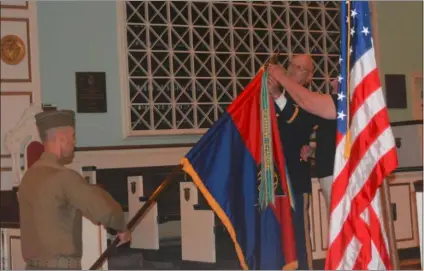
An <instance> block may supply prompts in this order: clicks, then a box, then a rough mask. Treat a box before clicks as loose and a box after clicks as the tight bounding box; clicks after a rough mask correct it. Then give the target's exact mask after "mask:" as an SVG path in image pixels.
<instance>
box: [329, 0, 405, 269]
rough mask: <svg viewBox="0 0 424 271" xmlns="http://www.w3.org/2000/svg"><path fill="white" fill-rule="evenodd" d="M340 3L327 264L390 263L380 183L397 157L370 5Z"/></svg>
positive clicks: (340, 266) (357, 266)
mask: <svg viewBox="0 0 424 271" xmlns="http://www.w3.org/2000/svg"><path fill="white" fill-rule="evenodd" d="M340 5H341V13H340V15H341V56H340V60H339V62H340V71H341V73H340V75H339V77H338V81H339V92H338V104H337V137H336V138H337V143H336V144H337V148H336V155H335V164H334V172H333V174H334V182H333V186H332V195H331V207H330V231H329V249H328V252H327V259H326V269H344V270H353V269H356V270H358V269H360V270H367V269H374V270H381V269H392V265H391V260H390V254H389V246H388V240H387V236H386V232H385V228H384V220H383V209H382V206H381V199H380V192H379V187H380V186H381V185H382V183H383V181H384V178H385V177H386V176H387V175H388V174H390V172H391V171H393V170H394V169H396V168H397V165H398V163H397V154H396V147H395V140H394V137H393V133H392V130H391V127H390V123H389V117H388V113H387V108H386V103H385V100H384V95H383V90H382V87H381V84H380V78H379V74H378V69H377V65H376V60H375V52H374V47H373V40H372V32H371V24H370V10H369V6H368V2H366V1H343V2H340ZM348 65H349V68H348ZM348 83H349V86H350V88H349V90H348ZM348 96H349V97H350V101H349V100H348V99H347V97H348ZM348 106H349V107H348ZM348 109H349V110H348ZM349 139H350V140H349ZM346 145H348V146H347V147H348V150H350V152H348V153H349V155H348V156H345V154H346V153H345V148H346ZM349 147H350V148H349Z"/></svg>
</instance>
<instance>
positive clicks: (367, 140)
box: [330, 108, 390, 212]
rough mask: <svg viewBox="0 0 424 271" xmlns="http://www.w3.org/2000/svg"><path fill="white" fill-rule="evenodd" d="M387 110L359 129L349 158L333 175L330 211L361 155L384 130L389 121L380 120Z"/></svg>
mask: <svg viewBox="0 0 424 271" xmlns="http://www.w3.org/2000/svg"><path fill="white" fill-rule="evenodd" d="M387 117H388V115H387V110H386V109H385V108H383V109H382V110H380V111H379V112H378V113H377V114H375V115H374V117H373V118H372V120H371V121H370V122H368V124H367V126H366V127H365V128H364V129H363V130H362V131H361V133H360V134H359V135H358V137H357V138H356V140H355V141H354V142H353V144H352V148H351V151H350V156H349V160H348V161H347V162H346V164H345V166H344V168H343V170H342V171H341V172H340V173H339V175H338V176H335V179H334V182H333V189H332V195H331V205H330V206H331V208H330V210H331V212H333V210H334V209H335V208H336V207H337V205H338V204H339V203H340V201H341V200H342V198H343V196H344V195H345V193H346V189H347V187H348V184H349V180H350V178H351V174H352V173H353V172H354V170H355V169H356V167H357V166H358V165H359V163H360V162H361V159H362V157H363V156H364V155H365V153H366V152H367V151H368V149H369V148H370V146H372V144H373V143H374V141H375V140H376V139H377V138H378V137H379V136H380V134H381V133H382V132H384V130H385V129H387V127H389V126H390V125H389V123H388V122H385V121H381V120H382V119H384V118H387Z"/></svg>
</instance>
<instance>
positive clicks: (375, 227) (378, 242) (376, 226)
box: [369, 154, 396, 269]
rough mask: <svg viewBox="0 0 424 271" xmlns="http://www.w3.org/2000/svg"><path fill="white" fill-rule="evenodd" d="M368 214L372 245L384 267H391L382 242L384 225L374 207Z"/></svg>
mask: <svg viewBox="0 0 424 271" xmlns="http://www.w3.org/2000/svg"><path fill="white" fill-rule="evenodd" d="M395 155H396V154H395ZM369 214H370V224H371V239H372V240H373V241H374V245H375V247H376V249H377V251H378V253H379V254H380V258H381V259H382V260H383V263H384V265H385V266H386V268H387V269H393V266H392V262H391V261H390V254H389V251H388V250H387V247H386V244H385V243H384V236H383V231H382V230H381V229H382V228H383V226H384V225H382V224H381V222H380V219H379V218H378V216H377V214H376V213H375V211H374V208H370V210H369Z"/></svg>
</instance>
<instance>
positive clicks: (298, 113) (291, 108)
mask: <svg viewBox="0 0 424 271" xmlns="http://www.w3.org/2000/svg"><path fill="white" fill-rule="evenodd" d="M268 90H269V92H270V94H271V96H272V98H273V99H274V102H275V104H276V110H277V116H278V120H279V121H280V122H286V123H288V124H292V125H301V126H311V127H313V126H315V125H317V124H318V123H319V121H320V120H321V118H320V117H318V116H315V115H312V114H311V113H308V112H306V111H305V110H303V109H302V108H300V107H299V106H298V105H297V104H295V103H294V102H293V99H291V98H290V97H288V98H287V97H286V93H283V92H282V90H281V86H280V84H279V83H278V82H277V81H276V80H275V79H273V78H271V77H268Z"/></svg>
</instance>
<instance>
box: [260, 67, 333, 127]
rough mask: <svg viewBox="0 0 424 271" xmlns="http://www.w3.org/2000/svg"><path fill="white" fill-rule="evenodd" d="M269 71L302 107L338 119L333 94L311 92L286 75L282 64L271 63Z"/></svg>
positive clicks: (318, 114) (328, 117) (324, 116)
mask: <svg viewBox="0 0 424 271" xmlns="http://www.w3.org/2000/svg"><path fill="white" fill-rule="evenodd" d="M268 72H269V75H270V76H271V77H273V78H274V79H275V80H277V81H278V83H279V84H280V85H281V86H283V87H284V88H285V89H286V90H287V92H288V93H289V94H290V96H291V97H292V98H293V100H294V101H295V102H296V103H297V104H298V105H299V106H300V107H301V108H303V109H304V110H306V111H307V112H309V113H311V114H314V115H317V116H319V117H322V118H325V119H336V116H337V113H336V107H335V105H334V102H333V99H332V98H331V95H328V94H319V93H315V92H311V91H309V90H308V89H306V88H304V87H303V86H301V85H299V84H297V83H296V82H294V81H293V80H291V79H290V78H288V77H287V76H286V75H285V72H284V69H283V68H282V67H281V66H280V65H276V64H269V66H268Z"/></svg>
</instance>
